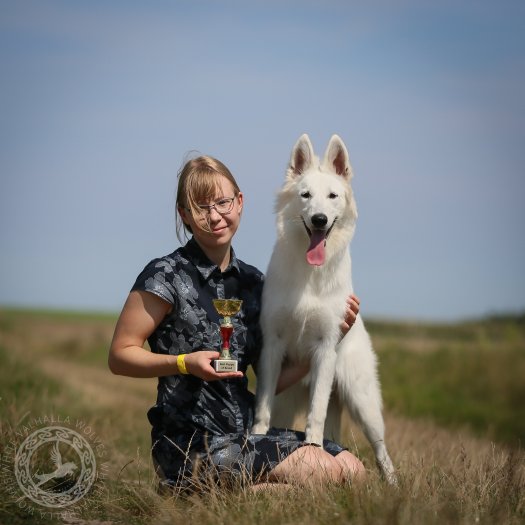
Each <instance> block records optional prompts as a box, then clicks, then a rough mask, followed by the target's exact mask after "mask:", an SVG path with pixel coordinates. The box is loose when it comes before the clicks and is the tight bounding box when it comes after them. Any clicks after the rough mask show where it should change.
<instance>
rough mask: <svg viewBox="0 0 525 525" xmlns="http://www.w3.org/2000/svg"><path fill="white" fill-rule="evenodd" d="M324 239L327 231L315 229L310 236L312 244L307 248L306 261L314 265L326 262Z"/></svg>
mask: <svg viewBox="0 0 525 525" xmlns="http://www.w3.org/2000/svg"><path fill="white" fill-rule="evenodd" d="M324 239H325V232H324V231H320V230H313V231H312V235H311V237H310V246H309V247H308V250H306V261H307V262H308V264H311V265H313V266H321V265H322V264H324Z"/></svg>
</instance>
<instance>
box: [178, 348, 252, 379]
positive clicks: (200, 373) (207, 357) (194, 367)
mask: <svg viewBox="0 0 525 525" xmlns="http://www.w3.org/2000/svg"><path fill="white" fill-rule="evenodd" d="M219 356H220V354H219V352H213V351H211V350H199V351H198V352H192V353H191V354H186V357H185V358H184V363H185V364H186V370H187V371H188V372H189V373H190V374H191V375H193V376H195V377H199V378H200V379H203V380H204V381H217V380H218V379H233V378H236V377H242V376H243V375H244V374H243V373H242V372H215V370H214V368H213V366H212V364H211V362H212V361H213V360H214V359H219Z"/></svg>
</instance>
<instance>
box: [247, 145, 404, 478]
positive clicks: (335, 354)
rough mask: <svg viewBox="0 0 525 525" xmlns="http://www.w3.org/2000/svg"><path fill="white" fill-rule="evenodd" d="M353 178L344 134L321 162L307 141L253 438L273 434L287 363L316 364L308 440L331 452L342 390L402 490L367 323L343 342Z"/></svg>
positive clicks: (275, 271) (269, 302) (285, 226)
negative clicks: (329, 433)
mask: <svg viewBox="0 0 525 525" xmlns="http://www.w3.org/2000/svg"><path fill="white" fill-rule="evenodd" d="M351 178H352V169H351V167H350V162H349V158H348V152H347V150H346V147H345V145H344V144H343V142H342V140H341V139H340V138H339V137H338V136H337V135H334V136H332V138H331V139H330V142H329V144H328V147H327V150H326V153H325V156H324V159H323V161H322V162H321V163H319V159H318V158H317V157H316V156H315V155H314V152H313V148H312V144H311V142H310V139H309V138H308V135H302V136H301V137H300V138H299V140H298V141H297V143H296V144H295V146H294V148H293V151H292V155H291V159H290V165H289V167H288V169H287V174H286V181H285V184H284V186H283V188H282V190H281V191H280V193H279V195H278V198H277V205H276V212H277V230H278V233H277V241H276V244H275V247H274V250H273V253H272V257H271V260H270V264H269V267H268V271H267V275H266V281H265V285H264V289H263V305H262V312H261V326H262V330H263V336H264V347H263V350H262V355H261V359H260V361H259V370H258V383H257V401H256V413H255V424H254V426H253V428H252V432H253V433H254V434H264V433H266V431H267V430H268V428H269V426H270V419H271V416H272V408H273V400H274V392H275V388H276V384H277V378H278V376H279V373H280V370H281V364H282V362H283V360H284V359H285V358H286V359H287V360H288V361H292V362H306V361H309V362H310V374H309V382H310V388H309V402H308V410H307V413H308V415H307V424H306V441H307V442H310V443H317V444H322V442H323V435H324V428H325V420H326V417H327V410H328V403H329V400H330V395H331V393H332V387H334V396H333V401H335V402H336V403H337V402H338V401H339V400H340V401H341V402H342V404H343V405H345V406H346V407H347V408H348V409H349V410H350V413H351V414H352V416H353V418H354V420H355V421H357V422H358V423H359V424H360V425H361V428H362V429H363V431H364V434H365V435H366V437H367V439H368V440H369V441H370V443H371V445H372V447H373V449H374V452H375V455H376V459H377V463H378V466H379V467H380V469H381V470H382V472H383V473H384V475H385V477H386V478H387V480H389V481H390V482H395V474H394V467H393V465H392V461H391V460H390V457H389V456H388V453H387V450H386V447H385V443H384V423H383V417H382V414H381V405H382V403H381V393H380V388H379V382H378V378H377V371H376V357H375V354H374V352H373V350H372V345H371V341H370V337H369V336H368V333H367V332H366V329H365V327H364V324H363V321H362V319H361V317H360V316H359V315H358V316H357V319H356V322H355V324H354V326H353V327H352V328H351V330H350V331H349V332H348V333H347V334H346V335H345V336H344V337H343V338H342V339H341V331H340V324H341V322H342V320H343V317H344V311H345V307H346V298H347V297H348V296H349V295H350V294H351V293H352V291H353V289H352V278H351V261H350V251H349V243H350V240H351V239H352V236H353V234H354V230H355V223H356V219H357V209H356V204H355V200H354V196H353V193H352V189H351V187H350V185H349V182H350V179H351ZM305 252H306V255H305ZM279 408H280V410H281V413H282V412H283V411H284V412H285V413H286V416H287V419H288V421H290V420H291V418H292V417H293V415H294V412H296V411H297V409H298V407H297V406H295V403H294V405H293V406H284V407H283V406H281V407H279ZM331 412H334V410H331ZM335 412H337V410H335Z"/></svg>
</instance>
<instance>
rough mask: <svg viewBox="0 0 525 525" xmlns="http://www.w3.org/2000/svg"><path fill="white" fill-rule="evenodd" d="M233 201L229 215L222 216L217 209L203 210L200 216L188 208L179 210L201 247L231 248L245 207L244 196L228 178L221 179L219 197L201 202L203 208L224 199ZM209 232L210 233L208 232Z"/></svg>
mask: <svg viewBox="0 0 525 525" xmlns="http://www.w3.org/2000/svg"><path fill="white" fill-rule="evenodd" d="M232 197H233V198H234V199H233V206H232V209H231V211H229V212H228V213H224V214H220V213H219V212H218V211H217V210H216V209H215V208H210V209H208V210H202V212H201V213H200V214H199V215H195V216H193V215H192V214H191V212H190V211H189V210H188V209H186V208H179V214H180V216H181V218H182V220H183V222H184V223H185V224H187V225H188V226H190V228H191V231H192V233H193V237H194V238H195V240H196V241H197V242H198V243H199V245H200V246H201V247H202V248H204V249H205V250H206V249H209V250H213V249H216V248H218V247H221V246H229V245H230V244H231V241H232V238H233V236H234V235H235V232H236V231H237V228H238V227H239V223H240V220H241V211H242V205H243V195H242V193H238V194H237V196H236V195H235V190H234V188H233V186H232V184H231V182H230V181H229V180H228V179H227V178H226V177H222V176H221V177H220V179H219V185H218V189H217V195H215V196H214V197H213V198H211V199H208V200H207V202H199V203H198V204H201V205H203V206H210V205H212V204H215V203H217V202H219V201H221V200H223V199H230V198H232ZM208 230H209V231H208Z"/></svg>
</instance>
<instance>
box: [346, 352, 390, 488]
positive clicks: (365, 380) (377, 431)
mask: <svg viewBox="0 0 525 525" xmlns="http://www.w3.org/2000/svg"><path fill="white" fill-rule="evenodd" d="M375 367H376V363H375V355H374V354H373V353H372V351H370V352H366V353H365V352H362V351H359V352H357V351H356V352H355V353H354V352H353V351H352V349H349V348H345V349H344V351H343V352H341V354H340V356H339V360H338V363H337V368H336V386H337V389H338V392H339V396H340V397H341V399H342V400H344V402H345V403H346V405H347V407H348V408H349V410H350V413H351V414H352V417H353V419H354V421H355V422H356V423H358V424H359V425H360V426H361V429H362V430H363V433H364V434H365V436H366V438H367V439H368V441H369V442H370V444H371V446H372V448H373V450H374V454H375V457H376V462H377V465H378V467H379V469H380V470H381V472H382V474H383V475H384V476H385V478H386V480H387V481H388V482H389V483H391V484H395V483H396V475H395V471H394V466H393V464H392V460H391V459H390V456H389V455H388V452H387V449H386V445H385V424H384V421H383V415H382V412H381V408H382V401H381V392H380V387H379V381H378V379H377V373H376V368H375Z"/></svg>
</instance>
